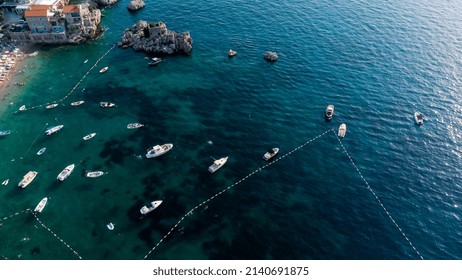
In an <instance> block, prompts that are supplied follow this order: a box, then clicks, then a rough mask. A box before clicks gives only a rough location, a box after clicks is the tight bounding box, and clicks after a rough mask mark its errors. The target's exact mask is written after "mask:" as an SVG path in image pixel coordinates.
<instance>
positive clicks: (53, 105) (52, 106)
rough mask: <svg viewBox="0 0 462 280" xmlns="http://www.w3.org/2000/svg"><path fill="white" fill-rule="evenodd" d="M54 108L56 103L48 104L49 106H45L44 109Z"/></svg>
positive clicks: (56, 105)
mask: <svg viewBox="0 0 462 280" xmlns="http://www.w3.org/2000/svg"><path fill="white" fill-rule="evenodd" d="M56 107H58V103H54V104H50V105H48V106H46V107H45V108H47V109H53V108H56Z"/></svg>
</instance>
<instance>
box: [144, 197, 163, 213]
mask: <svg viewBox="0 0 462 280" xmlns="http://www.w3.org/2000/svg"><path fill="white" fill-rule="evenodd" d="M161 203H162V200H155V201H151V202H149V203H146V205H144V206H143V207H141V209H140V213H141V214H143V215H146V214H148V213H149V212H151V211H153V210H154V209H156V208H157V207H159V205H160V204H161Z"/></svg>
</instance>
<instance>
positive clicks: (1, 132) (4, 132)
mask: <svg viewBox="0 0 462 280" xmlns="http://www.w3.org/2000/svg"><path fill="white" fill-rule="evenodd" d="M9 134H11V130H3V131H0V136H6V135H9Z"/></svg>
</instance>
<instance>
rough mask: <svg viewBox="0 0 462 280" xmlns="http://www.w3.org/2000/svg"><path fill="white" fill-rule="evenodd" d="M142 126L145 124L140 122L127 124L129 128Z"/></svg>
mask: <svg viewBox="0 0 462 280" xmlns="http://www.w3.org/2000/svg"><path fill="white" fill-rule="evenodd" d="M142 126H144V124H140V123H129V124H128V125H127V128H128V129H134V128H140V127H142Z"/></svg>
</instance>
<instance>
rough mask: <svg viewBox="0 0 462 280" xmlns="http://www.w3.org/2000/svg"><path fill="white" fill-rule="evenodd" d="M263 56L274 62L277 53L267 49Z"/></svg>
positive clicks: (276, 58)
mask: <svg viewBox="0 0 462 280" xmlns="http://www.w3.org/2000/svg"><path fill="white" fill-rule="evenodd" d="M263 57H264V58H265V59H266V60H268V61H271V62H274V61H276V60H278V54H277V53H276V52H270V51H267V52H265V54H264V55H263Z"/></svg>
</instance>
